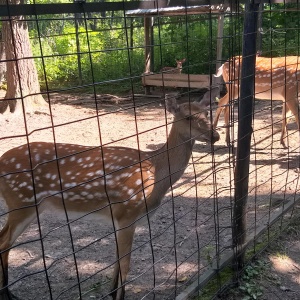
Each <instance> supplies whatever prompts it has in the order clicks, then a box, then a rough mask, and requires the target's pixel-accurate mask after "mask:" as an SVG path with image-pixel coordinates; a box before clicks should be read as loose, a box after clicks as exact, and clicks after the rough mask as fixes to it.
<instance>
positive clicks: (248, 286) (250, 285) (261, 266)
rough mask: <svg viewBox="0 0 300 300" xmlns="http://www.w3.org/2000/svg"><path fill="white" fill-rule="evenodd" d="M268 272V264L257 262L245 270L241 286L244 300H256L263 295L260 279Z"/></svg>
mask: <svg viewBox="0 0 300 300" xmlns="http://www.w3.org/2000/svg"><path fill="white" fill-rule="evenodd" d="M265 270H266V263H265V262H263V261H257V262H256V263H253V264H251V265H249V266H247V267H246V268H245V271H244V274H243V276H242V283H241V285H240V286H239V289H240V291H241V292H242V294H243V298H242V300H256V299H259V298H260V297H261V296H262V295H263V288H262V287H261V285H260V279H261V277H262V276H263V274H264V272H265Z"/></svg>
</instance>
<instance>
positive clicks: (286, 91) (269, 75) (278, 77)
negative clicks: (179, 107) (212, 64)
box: [213, 56, 300, 148]
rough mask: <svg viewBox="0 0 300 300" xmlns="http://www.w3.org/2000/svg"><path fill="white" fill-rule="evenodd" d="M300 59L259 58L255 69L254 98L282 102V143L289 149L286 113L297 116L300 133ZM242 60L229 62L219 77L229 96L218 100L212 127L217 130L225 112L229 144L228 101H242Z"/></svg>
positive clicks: (220, 70)
mask: <svg viewBox="0 0 300 300" xmlns="http://www.w3.org/2000/svg"><path fill="white" fill-rule="evenodd" d="M298 62H299V57H298V56H286V57H275V58H267V57H260V56H257V57H256V66H255V98H258V99H266V100H281V101H282V102H283V109H282V129H281V137H280V143H281V145H282V146H283V147H284V148H286V147H287V143H286V142H285V140H287V136H286V135H287V114H288V113H289V112H292V114H293V115H294V116H295V119H296V123H297V126H298V130H300V121H299V104H298V91H299V87H298V80H299V79H300V78H298V76H299V75H300V70H299V67H298ZM241 65H242V57H241V56H235V57H233V58H231V59H230V60H229V61H226V62H225V63H224V64H223V65H222V66H221V67H220V68H219V70H218V72H217V74H216V75H215V76H216V77H219V76H221V75H223V78H224V81H225V83H226V88H227V94H226V95H225V96H224V97H223V98H221V99H220V100H219V103H218V108H217V111H216V114H215V119H214V123H213V127H214V128H216V127H217V124H218V120H219V117H220V114H221V112H222V111H223V110H224V119H225V127H226V143H227V145H228V144H229V143H230V135H229V105H228V104H229V101H230V100H234V99H238V98H239V85H240V75H241Z"/></svg>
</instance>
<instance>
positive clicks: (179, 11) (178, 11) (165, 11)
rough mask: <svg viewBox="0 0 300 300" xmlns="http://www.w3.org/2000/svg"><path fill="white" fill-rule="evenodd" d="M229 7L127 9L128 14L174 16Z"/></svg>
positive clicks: (215, 10) (199, 6)
mask: <svg viewBox="0 0 300 300" xmlns="http://www.w3.org/2000/svg"><path fill="white" fill-rule="evenodd" d="M229 10H230V8H229V7H228V6H225V5H223V4H219V5H198V6H173V7H165V8H153V9H135V10H130V11H127V12H126V14H127V15H130V16H158V15H159V16H175V15H186V14H205V13H220V12H226V11H229Z"/></svg>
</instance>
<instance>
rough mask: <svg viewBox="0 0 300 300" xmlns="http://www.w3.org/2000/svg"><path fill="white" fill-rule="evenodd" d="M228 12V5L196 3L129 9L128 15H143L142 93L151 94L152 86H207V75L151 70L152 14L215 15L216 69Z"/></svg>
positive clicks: (208, 81) (218, 63) (219, 60)
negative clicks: (216, 23) (193, 4)
mask: <svg viewBox="0 0 300 300" xmlns="http://www.w3.org/2000/svg"><path fill="white" fill-rule="evenodd" d="M227 11H229V6H228V5H223V4H220V5H199V6H173V7H165V8H157V9H136V10H132V11H128V12H127V15H129V16H139V17H140V16H143V17H144V39H145V72H144V73H143V76H142V82H143V85H144V87H145V92H146V93H147V94H149V93H150V87H151V86H164V87H189V88H198V89H199V88H209V86H210V83H211V81H210V75H198V74H182V73H181V74H179V73H166V72H160V73H154V72H153V47H152V45H153V24H154V18H155V17H163V16H168V17H170V16H180V15H195V14H211V13H213V14H217V15H218V34H217V57H216V60H217V64H216V68H217V69H218V68H219V67H220V64H221V59H222V40H223V39H222V37H223V24H224V14H225V12H227Z"/></svg>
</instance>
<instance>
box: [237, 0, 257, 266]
mask: <svg viewBox="0 0 300 300" xmlns="http://www.w3.org/2000/svg"><path fill="white" fill-rule="evenodd" d="M245 4H246V5H245V18H244V38H243V51H242V55H243V59H242V71H241V86H240V99H239V116H238V122H239V123H238V124H239V125H238V142H237V150H236V168H235V179H234V180H235V196H234V212H233V224H232V225H233V231H232V232H233V247H234V251H235V254H236V256H235V257H236V263H237V265H236V266H237V267H238V268H240V267H242V266H243V264H244V254H245V253H244V249H243V244H244V242H245V238H246V229H247V226H246V208H247V207H246V205H247V198H248V180H249V161H250V143H251V134H252V110H253V101H254V79H255V57H256V30H257V18H258V8H259V4H255V3H254V1H253V0H248V1H246V3H245Z"/></svg>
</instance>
